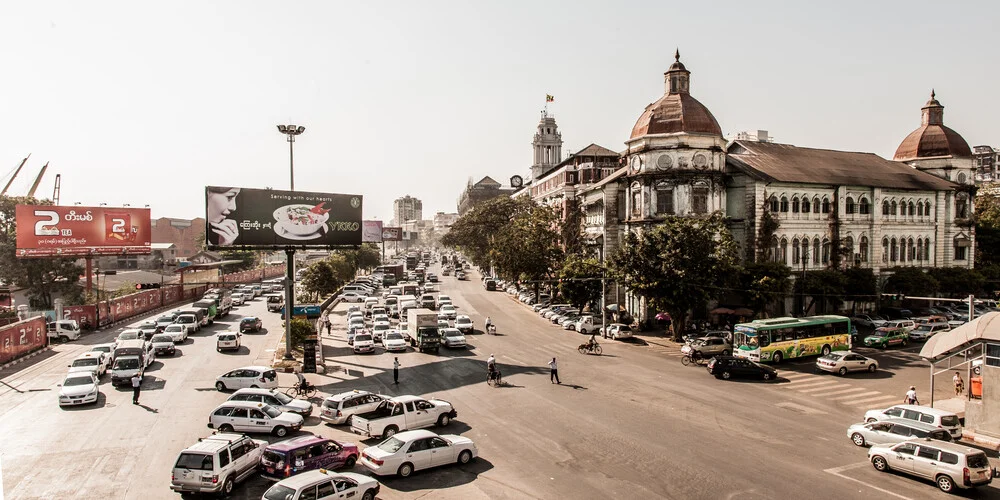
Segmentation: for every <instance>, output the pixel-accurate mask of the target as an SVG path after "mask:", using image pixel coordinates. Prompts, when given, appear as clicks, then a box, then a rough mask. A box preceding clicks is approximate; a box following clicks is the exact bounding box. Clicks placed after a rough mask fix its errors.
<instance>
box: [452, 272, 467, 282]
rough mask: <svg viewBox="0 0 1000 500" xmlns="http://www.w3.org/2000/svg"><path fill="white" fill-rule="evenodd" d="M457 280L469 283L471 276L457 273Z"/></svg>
mask: <svg viewBox="0 0 1000 500" xmlns="http://www.w3.org/2000/svg"><path fill="white" fill-rule="evenodd" d="M455 279H457V280H459V281H469V276H468V275H467V274H465V273H463V272H461V271H459V272H456V273H455Z"/></svg>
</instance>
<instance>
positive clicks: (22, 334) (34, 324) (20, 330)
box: [0, 316, 48, 365]
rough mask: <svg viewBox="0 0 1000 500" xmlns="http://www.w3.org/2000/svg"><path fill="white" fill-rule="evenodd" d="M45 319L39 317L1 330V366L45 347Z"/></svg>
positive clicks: (46, 340)
mask: <svg viewBox="0 0 1000 500" xmlns="http://www.w3.org/2000/svg"><path fill="white" fill-rule="evenodd" d="M46 342H48V337H47V336H46V334H45V318H44V317H42V316H39V317H37V318H32V319H28V320H24V321H18V322H17V323H14V324H13V325H7V326H5V327H3V328H0V365H2V364H4V363H6V362H8V361H12V360H14V359H17V358H20V357H21V356H24V355H25V354H28V353H30V352H32V351H36V350H38V349H41V348H42V347H45V345H46Z"/></svg>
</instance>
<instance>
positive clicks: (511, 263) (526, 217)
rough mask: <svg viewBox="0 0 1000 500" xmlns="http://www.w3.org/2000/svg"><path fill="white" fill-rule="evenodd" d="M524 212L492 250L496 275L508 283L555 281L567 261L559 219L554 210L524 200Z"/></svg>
mask: <svg viewBox="0 0 1000 500" xmlns="http://www.w3.org/2000/svg"><path fill="white" fill-rule="evenodd" d="M524 201H525V204H524V209H523V210H520V211H518V212H516V213H515V215H514V218H513V219H512V220H511V221H510V224H508V225H506V226H504V227H503V228H502V229H501V231H500V233H499V234H498V235H497V238H496V239H495V244H494V245H493V247H492V248H491V250H490V255H491V256H492V261H493V262H494V266H495V267H496V271H497V274H498V275H499V276H501V277H503V278H505V279H508V280H511V281H513V280H517V279H523V280H530V281H535V293H536V297H537V293H538V282H539V281H541V280H545V279H548V278H552V277H554V275H555V272H556V271H557V269H558V266H559V264H561V263H562V262H563V261H564V259H565V254H563V251H562V248H561V247H560V246H559V232H558V229H557V228H558V227H559V215H558V214H557V213H556V212H555V210H553V209H552V208H551V207H547V206H542V205H538V204H536V203H534V202H531V201H530V200H524Z"/></svg>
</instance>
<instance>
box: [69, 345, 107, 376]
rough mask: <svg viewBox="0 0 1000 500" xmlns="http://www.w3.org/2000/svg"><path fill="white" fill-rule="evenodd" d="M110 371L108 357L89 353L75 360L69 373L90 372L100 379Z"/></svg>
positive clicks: (99, 353) (100, 353)
mask: <svg viewBox="0 0 1000 500" xmlns="http://www.w3.org/2000/svg"><path fill="white" fill-rule="evenodd" d="M107 371H108V356H107V355H105V354H104V353H102V352H93V351H88V352H85V353H83V354H81V355H79V356H77V357H76V358H75V359H73V362H72V363H71V364H70V365H69V373H78V372H90V373H93V374H94V376H95V377H97V378H98V379H100V378H101V377H102V376H104V374H105V373H106V372H107Z"/></svg>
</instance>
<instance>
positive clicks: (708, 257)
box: [609, 212, 739, 340]
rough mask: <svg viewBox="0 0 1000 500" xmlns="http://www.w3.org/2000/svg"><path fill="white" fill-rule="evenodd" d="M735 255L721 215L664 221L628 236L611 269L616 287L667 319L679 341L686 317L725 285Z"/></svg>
mask: <svg viewBox="0 0 1000 500" xmlns="http://www.w3.org/2000/svg"><path fill="white" fill-rule="evenodd" d="M738 252H739V250H738V246H737V244H736V241H735V240H734V239H733V237H732V235H731V234H730V233H729V230H728V229H727V228H726V223H725V218H724V217H723V216H722V214H721V213H718V212H716V213H714V214H712V215H710V216H708V217H704V218H702V217H667V219H666V220H664V221H663V222H662V223H660V224H658V225H656V226H653V227H651V228H649V229H645V230H643V231H642V232H641V233H639V234H636V233H633V232H629V233H627V234H626V235H625V238H624V239H623V241H622V243H621V245H620V246H619V247H618V249H617V250H616V251H615V252H614V253H613V254H612V256H611V258H610V259H609V264H610V266H609V267H610V271H611V274H612V276H613V277H614V278H615V279H616V280H617V281H618V282H619V283H621V284H623V285H625V286H626V287H627V288H628V289H629V290H631V291H633V292H634V293H636V294H638V295H640V296H642V297H645V298H646V299H647V301H648V302H649V303H650V305H652V306H653V307H654V308H656V309H657V310H665V311H667V312H668V313H669V314H670V317H671V318H673V320H674V326H675V329H674V337H675V340H680V335H681V333H682V332H683V331H684V327H685V323H686V322H687V312H688V311H689V310H692V309H695V308H697V307H704V306H705V304H706V303H707V302H708V301H709V300H710V299H711V298H713V297H714V296H715V295H716V292H715V290H718V287H720V286H723V285H726V284H728V283H729V281H730V279H731V276H733V274H734V273H735V271H736V262H737V260H738V258H739V254H738Z"/></svg>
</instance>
